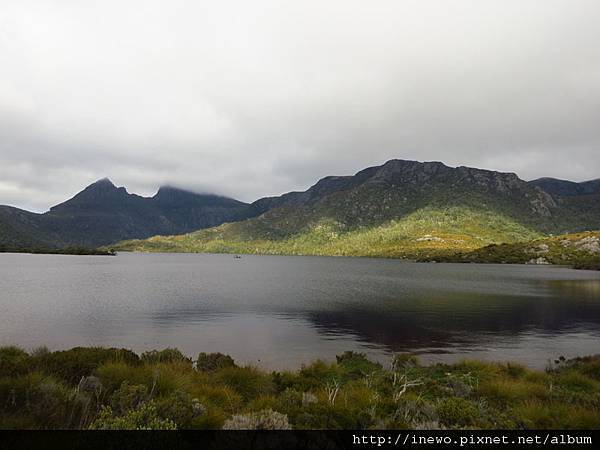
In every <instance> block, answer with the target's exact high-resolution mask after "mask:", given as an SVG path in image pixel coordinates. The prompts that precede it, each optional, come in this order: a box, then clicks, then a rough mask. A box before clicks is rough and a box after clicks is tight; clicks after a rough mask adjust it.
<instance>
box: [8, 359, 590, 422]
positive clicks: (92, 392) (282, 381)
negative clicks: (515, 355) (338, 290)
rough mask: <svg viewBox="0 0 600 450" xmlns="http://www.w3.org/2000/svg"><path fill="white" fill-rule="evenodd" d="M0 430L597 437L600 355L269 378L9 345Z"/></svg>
mask: <svg viewBox="0 0 600 450" xmlns="http://www.w3.org/2000/svg"><path fill="white" fill-rule="evenodd" d="M0 428H3V429H39V428H42V429H57V428H59V429H65V428H82V429H175V428H180V429H189V428H195V429H218V428H225V429H289V428H298V429H339V428H346V429H368V428H378V429H383V428H417V429H418V428H425V429H435V428H502V429H526V428H538V429H539V428H567V429H572V428H583V429H586V428H587V429H598V428H600V356H595V357H587V358H578V359H574V360H569V361H565V360H564V359H562V358H561V359H559V360H557V361H555V362H554V363H552V365H551V367H549V368H548V370H547V371H545V372H541V371H532V370H528V369H526V368H525V367H522V366H520V365H516V364H500V363H496V364H494V363H484V362H479V361H464V362H461V363H458V364H454V365H443V364H436V365H432V366H420V365H419V364H418V361H417V360H416V359H415V358H414V357H412V356H410V355H396V356H395V357H394V358H393V360H392V362H391V364H390V366H389V367H382V366H381V365H380V364H377V363H374V362H371V361H369V360H367V359H366V358H365V356H364V355H362V354H357V353H352V352H347V353H345V354H343V355H341V356H338V357H337V362H335V363H327V362H323V361H316V362H314V363H312V364H310V365H307V366H303V367H302V368H301V369H300V370H298V371H296V372H271V373H268V372H265V371H261V370H259V369H257V368H254V367H249V366H247V367H239V366H237V365H236V364H235V363H234V361H233V360H232V359H231V358H230V357H229V356H226V355H222V354H218V353H217V354H214V353H213V354H204V353H201V354H200V355H199V356H198V359H197V360H196V361H192V360H191V359H189V358H187V357H186V356H184V355H183V354H181V353H180V352H179V351H178V350H176V349H166V350H162V351H151V352H146V353H143V354H142V355H140V356H138V355H137V354H135V353H133V352H131V351H129V350H125V349H114V348H82V347H79V348H73V349H71V350H67V351H57V352H49V351H48V350H46V349H44V348H42V349H38V350H36V351H34V352H32V353H27V352H25V351H23V350H22V349H19V348H17V347H0Z"/></svg>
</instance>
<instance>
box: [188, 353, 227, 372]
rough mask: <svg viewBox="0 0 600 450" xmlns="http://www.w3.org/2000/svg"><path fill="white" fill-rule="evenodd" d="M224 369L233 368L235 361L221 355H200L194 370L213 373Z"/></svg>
mask: <svg viewBox="0 0 600 450" xmlns="http://www.w3.org/2000/svg"><path fill="white" fill-rule="evenodd" d="M226 367H235V361H234V360H233V358H232V357H231V356H229V355H224V354H223V353H200V354H199V355H198V361H197V362H196V368H197V369H198V370H200V371H202V372H214V371H215V370H219V369H224V368H226Z"/></svg>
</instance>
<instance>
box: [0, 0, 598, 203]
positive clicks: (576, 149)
mask: <svg viewBox="0 0 600 450" xmlns="http://www.w3.org/2000/svg"><path fill="white" fill-rule="evenodd" d="M0 61H2V70H1V71H0V203H5V204H13V205H16V206H21V207H28V208H33V209H36V210H40V211H41V210H44V209H46V208H48V207H49V206H50V205H52V204H54V203H57V202H59V201H61V200H63V199H64V198H65V197H67V196H69V195H72V194H74V193H75V192H77V191H78V190H79V189H81V187H83V186H84V185H86V184H88V183H90V182H92V181H95V179H98V178H101V177H104V176H109V177H110V178H111V179H113V181H114V182H115V183H117V184H119V185H125V186H127V187H128V189H129V190H130V192H137V193H140V194H143V195H151V194H153V193H154V192H155V191H156V189H157V188H158V186H159V185H160V184H165V183H169V184H175V185H178V186H181V187H187V188H190V189H195V190H199V191H211V192H216V193H220V194H224V195H230V196H233V197H236V198H239V199H242V200H246V201H251V200H254V199H256V198H258V197H261V196H265V195H276V194H281V193H283V192H286V191H289V190H294V189H305V188H307V187H308V186H309V185H310V184H312V183H314V182H315V181H316V180H317V179H318V178H320V177H322V176H325V175H330V174H348V173H354V172H356V171H357V170H360V169H362V168H364V167H367V166H370V165H375V164H380V163H382V162H384V161H385V160H387V159H390V158H406V159H418V160H439V161H443V162H446V163H447V164H449V165H470V166H476V167H484V168H489V169H495V170H503V171H514V172H517V173H518V174H519V175H520V176H521V177H522V178H525V179H531V178H536V177H539V176H555V177H559V178H567V179H573V180H585V179H591V178H597V177H599V176H600V173H599V171H598V168H600V151H598V148H599V146H600V131H599V127H598V126H597V124H598V123H600V3H598V2H597V1H596V0H546V1H544V2H540V1H537V0H483V1H470V0H418V1H417V0H403V1H397V0H389V1H385V0H384V1H380V2H376V3H371V4H367V3H365V2H364V1H358V0H345V1H342V0H330V1H327V2H322V1H303V2H279V1H275V0H273V1H266V0H259V1H256V2H242V1H223V2H192V1H183V0H175V1H172V2H162V1H158V0H149V1H144V2H142V1H139V2H136V1H132V2H126V3H123V2H118V1H114V0H106V1H102V2H80V1H74V0H73V1H67V0H57V1H55V2H42V1H33V0H19V1H17V0H8V1H4V2H2V4H1V5H0Z"/></svg>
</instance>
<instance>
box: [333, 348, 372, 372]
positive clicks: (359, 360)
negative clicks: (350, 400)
mask: <svg viewBox="0 0 600 450" xmlns="http://www.w3.org/2000/svg"><path fill="white" fill-rule="evenodd" d="M335 359H336V361H337V363H338V365H339V366H341V367H342V368H343V369H344V370H345V371H346V372H347V375H348V377H350V378H361V377H364V376H365V375H368V374H371V373H372V372H375V371H378V370H381V369H382V367H381V364H379V363H374V362H372V361H369V360H368V359H367V355H365V354H364V353H357V352H351V351H348V352H345V353H343V354H342V355H338V356H336V357H335Z"/></svg>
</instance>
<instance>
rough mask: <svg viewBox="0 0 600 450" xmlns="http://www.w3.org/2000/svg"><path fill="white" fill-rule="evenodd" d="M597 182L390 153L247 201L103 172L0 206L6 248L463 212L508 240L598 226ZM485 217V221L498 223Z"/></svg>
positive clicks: (300, 230)
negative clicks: (142, 185) (134, 186)
mask: <svg viewBox="0 0 600 450" xmlns="http://www.w3.org/2000/svg"><path fill="white" fill-rule="evenodd" d="M597 184H598V186H600V181H599V180H591V181H589V182H584V183H575V182H569V181H565V180H555V179H551V178H542V179H537V180H532V181H529V182H527V181H524V180H522V179H520V178H519V177H518V176H517V175H516V174H515V173H512V172H498V171H493V170H486V169H478V168H474V167H467V166H458V167H450V166H447V165H445V164H444V163H442V162H439V161H427V162H419V161H411V160H402V159H392V160H389V161H387V162H385V163H384V164H381V165H378V166H371V167H367V168H365V169H362V170H360V171H358V172H356V173H355V174H354V175H342V176H326V177H323V178H321V179H320V180H318V181H317V182H316V183H314V184H313V185H312V186H310V187H309V188H308V189H306V190H305V191H292V192H288V193H285V194H283V195H281V196H274V197H264V198H261V199H258V200H256V201H254V202H252V203H250V204H248V203H244V202H240V201H237V200H235V199H230V198H227V197H222V196H218V195H214V194H198V193H194V192H191V191H188V190H186V189H182V188H178V187H174V186H170V185H166V186H161V187H160V188H159V189H158V190H157V192H156V193H155V194H154V196H152V197H142V196H139V195H137V194H130V193H128V192H127V190H126V189H125V188H124V187H117V186H116V185H115V184H114V183H113V182H112V181H111V180H110V179H109V178H102V179H100V180H97V181H96V182H94V183H92V184H90V185H89V186H87V187H86V188H85V189H83V190H82V191H81V192H79V193H77V194H76V195H74V196H73V197H71V198H70V199H68V200H66V201H64V202H62V203H59V204H57V205H55V206H53V207H52V208H50V210H49V211H48V212H46V213H43V214H36V213H30V212H28V211H24V210H19V209H18V208H11V207H6V206H0V246H1V245H2V244H3V243H4V245H6V243H7V242H10V240H11V239H12V240H13V241H14V242H19V243H22V242H27V241H28V240H30V241H32V243H33V244H32V245H34V244H35V245H39V244H40V243H42V244H44V245H51V246H54V247H61V246H66V245H88V246H102V245H109V244H112V243H114V242H117V241H122V240H129V239H145V238H149V237H152V236H158V235H181V234H185V233H190V232H195V231H196V230H202V229H210V228H211V227H215V226H217V227H218V226H221V225H222V224H225V223H231V224H230V225H227V226H225V229H226V230H227V232H226V233H225V234H227V235H228V236H230V237H231V236H233V235H236V236H235V239H238V240H239V239H242V240H243V239H246V240H249V241H254V240H257V239H258V240H267V241H269V240H275V241H281V240H284V239H288V240H289V239H295V237H297V236H300V235H306V236H307V235H311V233H313V231H314V229H317V228H318V227H321V226H322V225H323V224H327V225H326V228H327V227H329V228H331V227H333V228H331V229H332V230H333V231H332V232H333V233H342V234H343V233H349V232H355V231H360V230H364V229H369V228H370V229H374V228H375V227H380V226H382V227H388V225H389V224H390V223H391V222H393V221H397V220H401V219H402V218H404V217H409V216H411V214H415V213H416V214H419V211H433V212H434V215H435V214H437V213H439V212H440V211H446V212H447V211H453V212H452V214H454V215H455V214H456V211H466V212H465V214H466V215H467V216H468V217H471V218H473V217H478V219H477V220H483V221H484V222H486V221H487V222H490V219H489V217H490V216H489V214H492V215H494V217H496V218H497V220H498V223H502V224H503V226H504V227H507V234H506V236H508V237H510V236H512V234H511V232H510V229H513V228H515V227H517V228H518V227H521V228H522V230H521V232H522V234H523V235H528V236H529V235H530V233H534V234H535V233H539V234H548V233H564V232H577V231H584V230H586V229H598V228H600V208H599V207H598V206H597V204H600V202H599V203H595V202H589V201H588V199H589V198H595V196H596V195H599V194H597V193H596V191H597V190H598V191H600V189H597ZM590 196H591V197H590ZM444 214H445V213H444ZM442 221H443V222H444V221H445V219H443V220H442ZM487 222H486V224H483V225H482V226H489V227H493V226H494V225H493V223H491V222H490V223H487ZM492 222H493V220H492ZM510 224H514V225H510ZM521 228H520V229H521ZM385 229H386V230H387V229H388V228H385ZM524 230H530V231H524ZM307 233H308V234H307ZM484 234H485V233H484ZM488 234H489V233H488ZM3 236H4V238H3ZM11 236H12V237H11ZM511 239H512V237H511Z"/></svg>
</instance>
